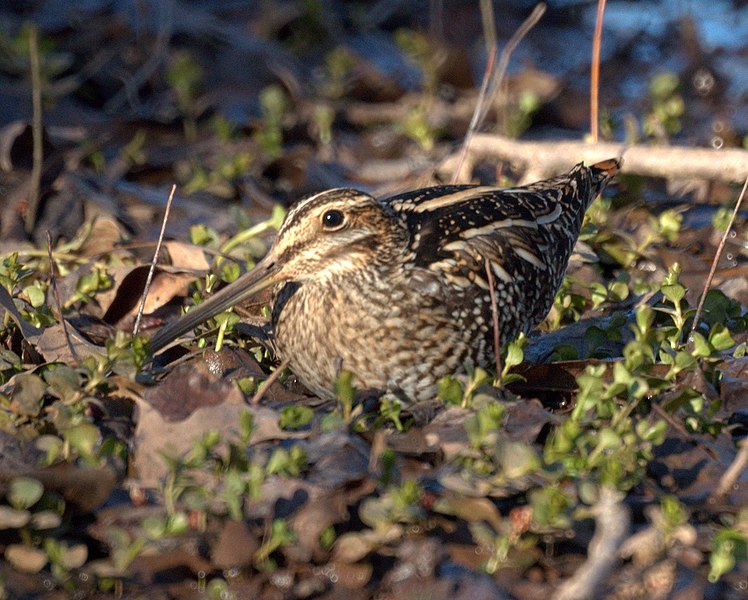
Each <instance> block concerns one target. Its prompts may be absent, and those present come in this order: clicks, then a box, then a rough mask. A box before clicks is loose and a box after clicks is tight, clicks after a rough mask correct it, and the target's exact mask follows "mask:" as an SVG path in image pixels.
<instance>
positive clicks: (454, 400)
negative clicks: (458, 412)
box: [437, 375, 462, 406]
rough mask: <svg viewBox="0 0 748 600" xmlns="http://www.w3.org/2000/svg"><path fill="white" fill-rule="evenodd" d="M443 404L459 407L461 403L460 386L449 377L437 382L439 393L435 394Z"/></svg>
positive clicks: (454, 378) (454, 379) (456, 380)
mask: <svg viewBox="0 0 748 600" xmlns="http://www.w3.org/2000/svg"><path fill="white" fill-rule="evenodd" d="M437 395H438V396H439V399H441V400H442V401H443V402H444V403H445V404H454V405H455V406H459V405H460V404H461V403H462V384H461V383H460V381H459V380H458V379H457V378H456V377H453V376H451V375H447V376H446V377H442V378H441V379H440V380H439V392H438V394H437Z"/></svg>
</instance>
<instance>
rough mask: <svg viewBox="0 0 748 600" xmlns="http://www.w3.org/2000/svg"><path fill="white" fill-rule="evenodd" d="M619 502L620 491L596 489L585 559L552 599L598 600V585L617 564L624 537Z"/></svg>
mask: <svg viewBox="0 0 748 600" xmlns="http://www.w3.org/2000/svg"><path fill="white" fill-rule="evenodd" d="M622 500H623V493H622V492H619V491H618V490H614V489H611V488H609V487H602V488H600V499H599V500H598V502H597V504H595V506H594V507H593V509H592V510H593V512H594V514H595V535H594V536H593V538H592V541H591V542H590V545H589V548H588V550H587V560H586V561H584V563H583V564H582V566H580V567H579V568H578V569H577V570H576V572H575V573H574V575H572V576H571V577H570V578H569V579H567V580H566V581H564V582H563V583H562V584H561V586H559V588H558V590H557V591H556V594H555V596H554V597H553V599H554V600H585V599H586V598H599V597H600V596H599V595H598V594H597V592H598V590H599V587H600V584H601V583H602V582H603V580H604V579H605V578H606V577H607V576H608V574H609V573H610V572H611V570H612V569H613V567H614V566H615V564H616V562H617V561H618V549H619V547H620V545H621V543H622V542H623V540H624V539H625V538H626V536H627V535H628V530H629V521H630V515H629V511H628V509H627V508H626V505H624V504H623V502H622Z"/></svg>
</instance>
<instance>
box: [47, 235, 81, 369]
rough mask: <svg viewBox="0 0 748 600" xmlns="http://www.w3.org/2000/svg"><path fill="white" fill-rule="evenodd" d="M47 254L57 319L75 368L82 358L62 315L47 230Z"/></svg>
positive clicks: (50, 238)
mask: <svg viewBox="0 0 748 600" xmlns="http://www.w3.org/2000/svg"><path fill="white" fill-rule="evenodd" d="M47 254H48V255H49V285H50V286H52V296H53V297H54V299H55V306H56V307H57V318H58V320H59V321H60V324H61V325H62V332H63V334H64V335H65V342H67V345H68V349H69V350H70V355H71V356H72V357H73V361H74V363H75V366H76V367H77V366H78V365H79V364H80V362H81V361H80V358H79V357H78V353H77V352H76V351H75V347H74V346H73V342H72V340H71V339H70V332H69V331H68V324H67V321H65V317H64V316H63V315H62V304H61V303H60V295H59V293H58V292H57V265H56V264H55V259H54V257H53V256H52V234H51V233H49V229H48V230H47Z"/></svg>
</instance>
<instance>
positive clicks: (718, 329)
mask: <svg viewBox="0 0 748 600" xmlns="http://www.w3.org/2000/svg"><path fill="white" fill-rule="evenodd" d="M709 343H710V344H711V345H712V346H714V349H715V350H720V351H721V350H728V349H729V348H732V347H733V346H734V345H735V340H733V339H732V335H730V331H729V330H728V329H727V327H725V326H724V325H722V324H721V323H717V324H716V325H715V326H714V327H712V330H711V331H710V332H709Z"/></svg>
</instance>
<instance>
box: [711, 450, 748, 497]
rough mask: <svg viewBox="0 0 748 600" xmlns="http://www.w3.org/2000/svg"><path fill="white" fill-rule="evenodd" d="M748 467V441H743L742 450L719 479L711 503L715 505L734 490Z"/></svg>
mask: <svg viewBox="0 0 748 600" xmlns="http://www.w3.org/2000/svg"><path fill="white" fill-rule="evenodd" d="M747 466H748V439H743V440H742V441H741V442H740V450H738V453H737V454H736V455H735V459H734V460H733V461H732V463H731V464H730V466H729V467H728V468H727V471H725V472H724V473H723V474H722V477H720V478H719V484H717V489H715V490H714V491H713V492H712V493H711V495H710V496H709V502H710V503H715V502H717V501H718V500H720V499H721V498H723V497H725V496H726V495H727V494H728V492H729V491H730V490H731V489H732V488H733V486H734V485H735V482H736V481H737V480H738V477H740V476H741V475H742V474H743V472H744V471H745V468H746V467H747Z"/></svg>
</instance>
